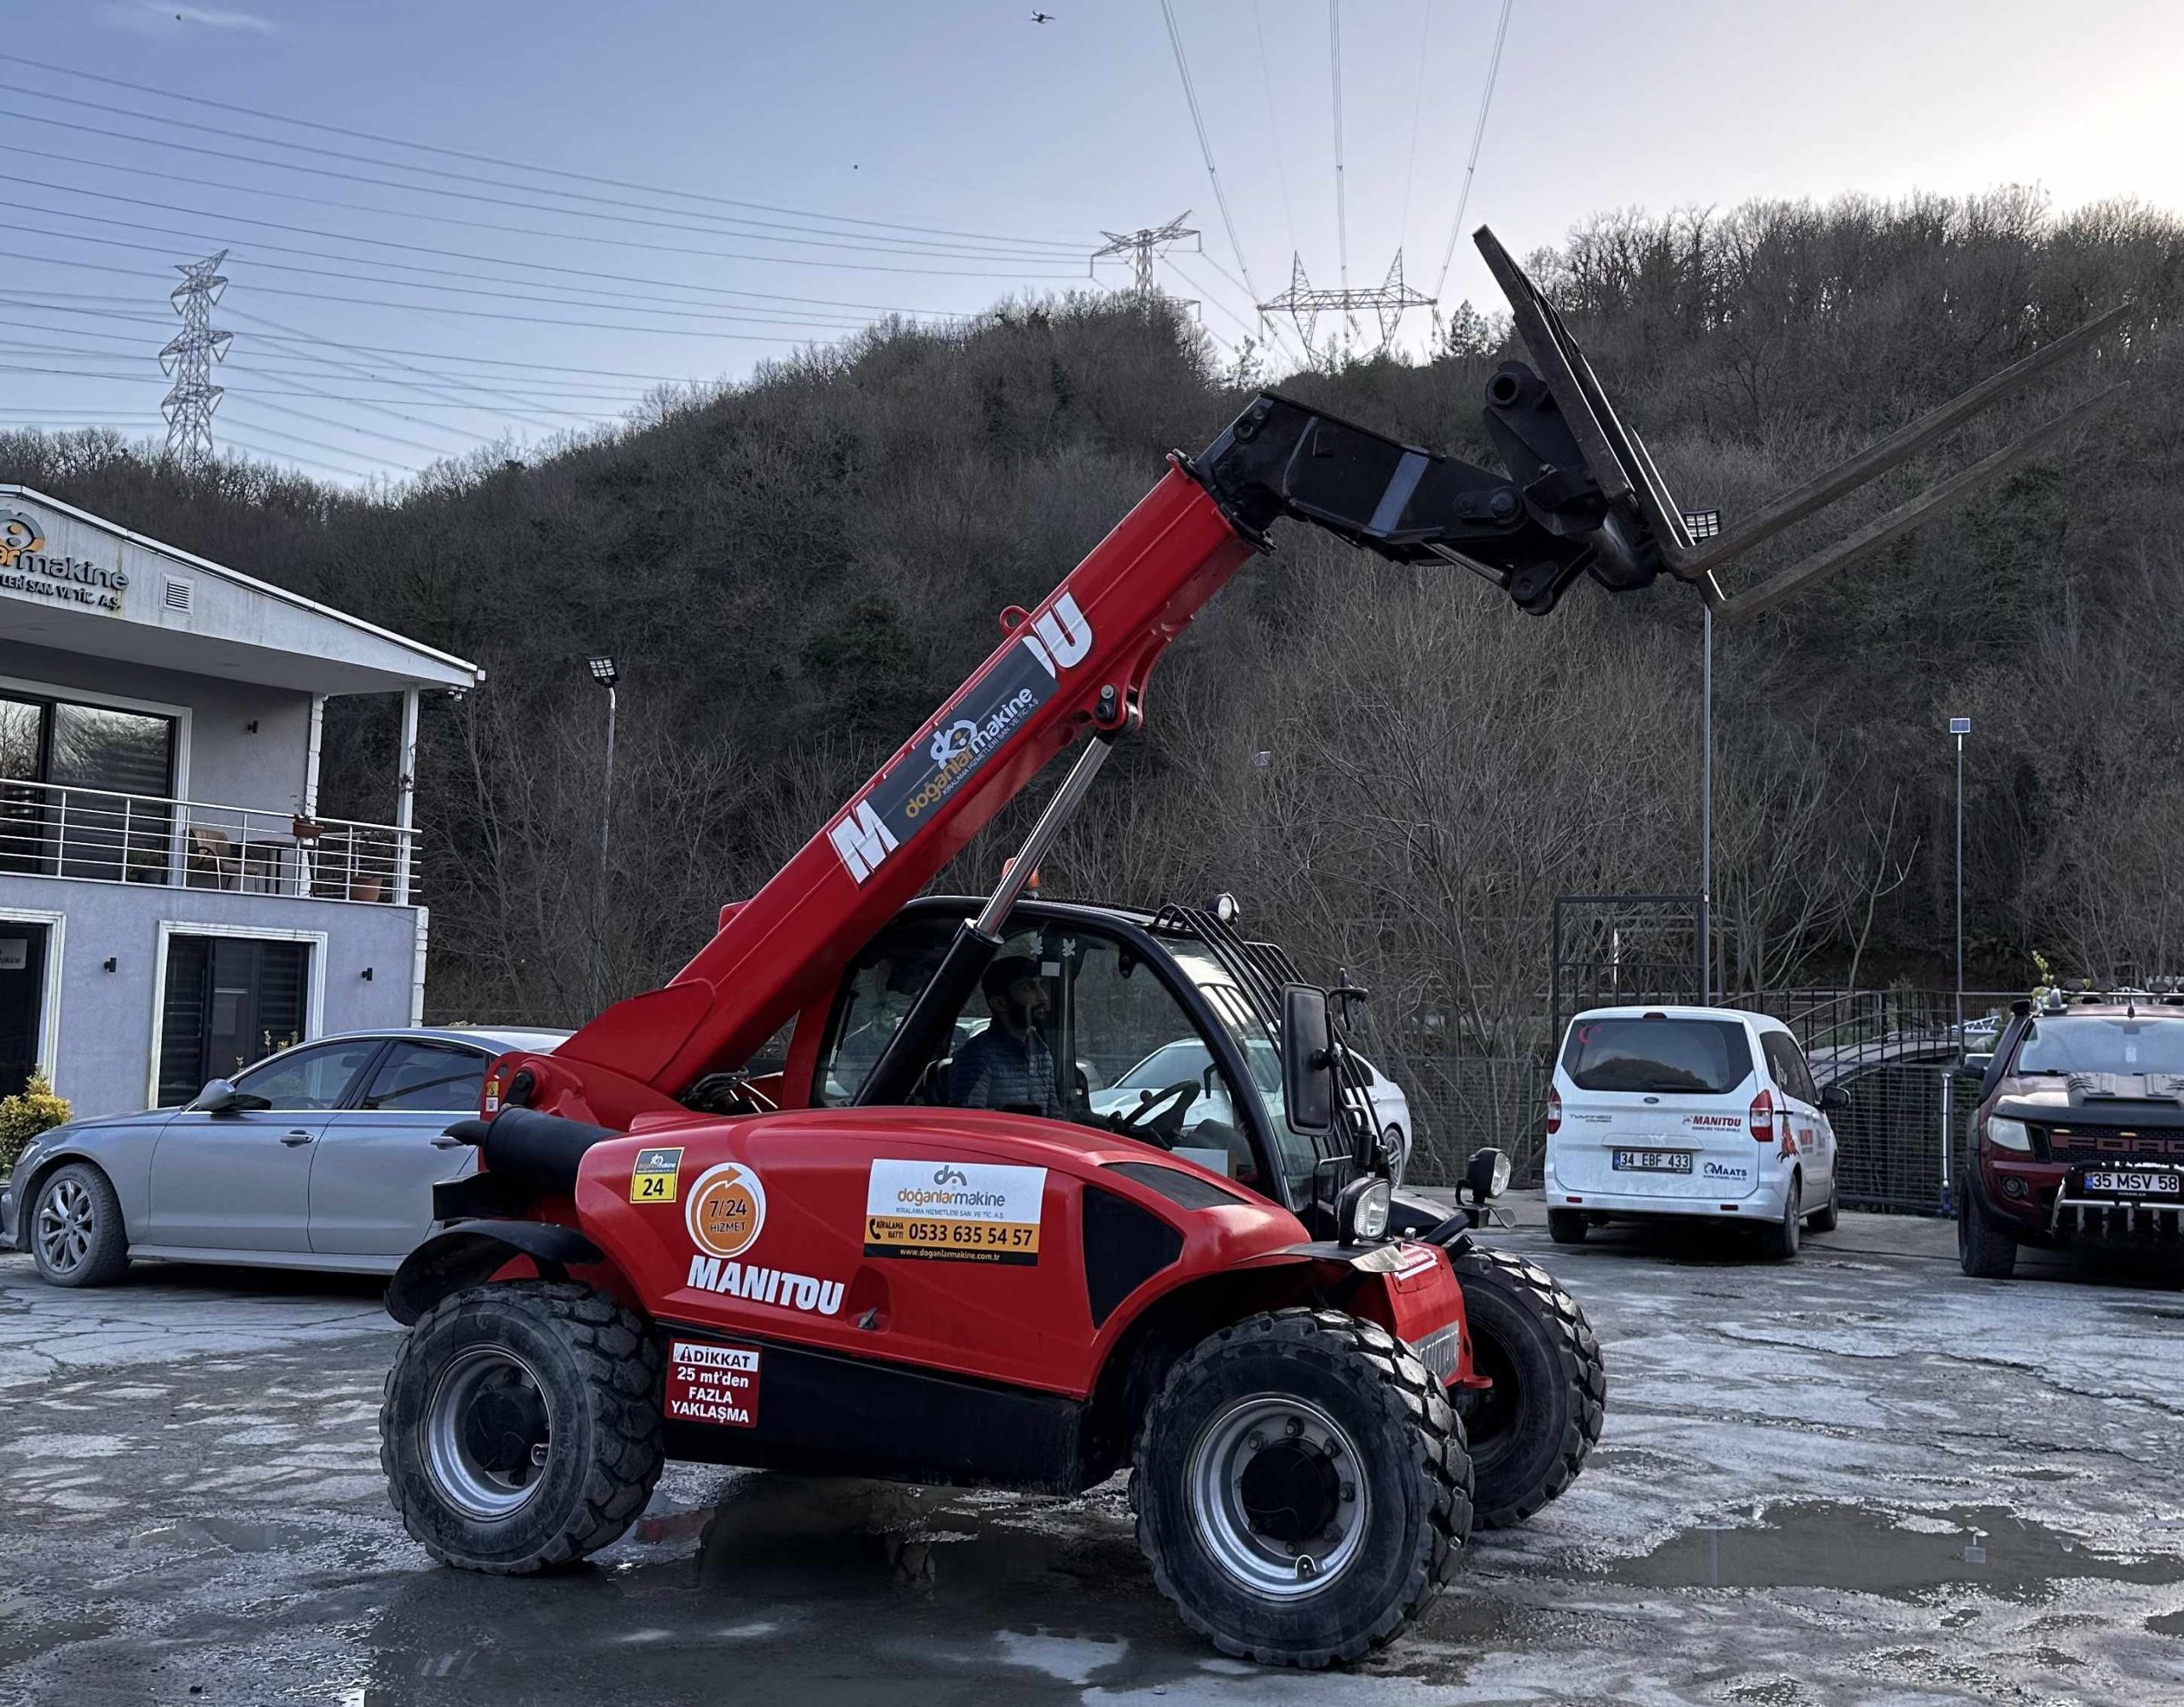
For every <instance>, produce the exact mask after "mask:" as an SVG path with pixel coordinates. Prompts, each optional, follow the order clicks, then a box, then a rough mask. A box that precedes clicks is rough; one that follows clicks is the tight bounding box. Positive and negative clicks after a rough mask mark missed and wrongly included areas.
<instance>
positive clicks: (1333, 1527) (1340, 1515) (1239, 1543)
mask: <svg viewBox="0 0 2184 1707" xmlns="http://www.w3.org/2000/svg"><path fill="white" fill-rule="evenodd" d="M1364 1472H1365V1466H1364V1462H1363V1460H1362V1458H1361V1457H1360V1456H1359V1454H1358V1451H1357V1446H1356V1442H1354V1441H1353V1440H1351V1439H1350V1435H1349V1433H1348V1431H1346V1430H1345V1429H1344V1428H1343V1426H1342V1425H1340V1424H1339V1423H1338V1422H1336V1421H1335V1420H1334V1419H1333V1417H1331V1416H1329V1415H1328V1414H1327V1413H1326V1412H1325V1411H1323V1410H1321V1408H1319V1407H1318V1406H1317V1405H1315V1404H1311V1403H1309V1402H1306V1401H1304V1400H1302V1399H1296V1398H1290V1397H1287V1396H1277V1395H1274V1394H1259V1395H1258V1396H1254V1397H1252V1398H1248V1399H1243V1400H1240V1401H1239V1402H1236V1403H1235V1404H1233V1405H1231V1406H1230V1407H1229V1408H1228V1409H1227V1410H1225V1411H1223V1413H1222V1414H1220V1415H1219V1416H1217V1417H1216V1418H1215V1419H1214V1420H1212V1421H1211V1423H1209V1424H1208V1425H1206V1426H1205V1428H1204V1429H1202V1430H1201V1431H1199V1437H1198V1441H1197V1443H1196V1444H1195V1445H1194V1446H1193V1447H1192V1449H1191V1457H1190V1464H1189V1466H1188V1470H1187V1471H1186V1472H1185V1475H1186V1479H1187V1483H1188V1489H1189V1493H1190V1505H1191V1515H1192V1517H1193V1518H1194V1520H1195V1522H1196V1524H1197V1525H1198V1532H1199V1537H1200V1539H1202V1540H1203V1541H1204V1542H1205V1546H1206V1550H1207V1551H1208V1552H1209V1553H1211V1554H1212V1556H1213V1560H1214V1563H1215V1564H1217V1565H1219V1566H1220V1567H1221V1568H1222V1570H1223V1571H1226V1572H1227V1573H1228V1574H1229V1576H1231V1577H1233V1578H1234V1580H1235V1581H1236V1582H1239V1583H1240V1584H1242V1585H1243V1586H1244V1587H1245V1588H1248V1589H1250V1590H1251V1591H1252V1593H1253V1594H1262V1595H1264V1596H1265V1597H1267V1598H1268V1599H1269V1600H1304V1599H1307V1598H1309V1597H1310V1596H1311V1595H1314V1594H1321V1593H1323V1592H1324V1591H1325V1590H1327V1589H1328V1588H1332V1587H1333V1585H1334V1584H1335V1583H1336V1582H1339V1580H1340V1579H1341V1577H1342V1576H1343V1574H1344V1573H1345V1571H1348V1570H1349V1569H1350V1566H1351V1565H1354V1564H1355V1563H1356V1559H1357V1557H1358V1554H1359V1553H1360V1552H1361V1551H1362V1548H1363V1546H1364V1541H1365V1533H1366V1530H1367V1528H1368V1524H1369V1523H1370V1521H1371V1517H1372V1496H1371V1494H1370V1492H1369V1490H1368V1488H1367V1486H1366V1483H1365V1474H1364Z"/></svg>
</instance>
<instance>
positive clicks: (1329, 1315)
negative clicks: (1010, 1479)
mask: <svg viewBox="0 0 2184 1707" xmlns="http://www.w3.org/2000/svg"><path fill="white" fill-rule="evenodd" d="M1268 1341H1272V1342H1274V1343H1275V1344H1277V1345H1279V1346H1280V1347H1281V1350H1282V1353H1283V1355H1284V1356H1289V1357H1293V1358H1296V1359H1298V1360H1299V1361H1302V1362H1315V1363H1318V1364H1320V1365H1321V1366H1322V1367H1329V1368H1337V1367H1344V1366H1347V1367H1351V1368H1354V1369H1363V1370H1365V1371H1367V1372H1368V1373H1370V1374H1371V1375H1372V1376H1373V1378H1374V1380H1375V1381H1376V1382H1377V1383H1378V1384H1379V1385H1380V1389H1381V1402H1382V1403H1383V1404H1384V1405H1385V1406H1386V1407H1387V1408H1389V1410H1390V1411H1391V1414H1400V1415H1401V1417H1402V1420H1403V1422H1404V1424H1405V1425H1407V1426H1409V1427H1410V1428H1411V1429H1413V1430H1414V1431H1415V1437H1416V1439H1417V1440H1418V1442H1419V1461H1420V1466H1421V1468H1422V1469H1423V1470H1424V1472H1425V1473H1426V1478H1427V1480H1428V1482H1429V1483H1430V1485H1431V1488H1432V1498H1431V1501H1430V1503H1429V1505H1428V1508H1427V1512H1426V1546H1425V1547H1423V1548H1422V1549H1421V1551H1420V1555H1419V1557H1417V1558H1416V1559H1414V1560H1413V1562H1412V1569H1411V1572H1410V1575H1409V1577H1408V1578H1407V1579H1406V1582H1405V1586H1404V1590H1403V1593H1402V1594H1400V1595H1399V1596H1397V1599H1396V1600H1395V1601H1394V1603H1393V1604H1391V1605H1390V1606H1389V1607H1388V1608H1387V1609H1386V1611H1385V1612H1384V1613H1383V1614H1382V1615H1381V1617H1380V1618H1379V1619H1378V1620H1377V1621H1376V1622H1375V1623H1374V1625H1373V1626H1372V1627H1371V1628H1370V1629H1367V1630H1364V1631H1361V1632H1359V1633H1357V1634H1354V1635H1352V1636H1350V1637H1349V1638H1347V1639H1346V1640H1342V1641H1340V1642H1336V1643H1331V1644H1329V1645H1327V1646H1323V1647H1310V1648H1287V1647H1276V1646H1269V1645H1267V1644H1264V1643H1258V1642H1252V1641H1245V1640H1238V1639H1237V1638H1235V1637H1234V1636H1231V1635H1229V1634H1226V1633H1225V1632H1223V1631H1221V1630H1219V1629H1215V1628H1214V1627H1213V1626H1212V1625H1211V1623H1208V1622H1207V1621H1206V1620H1205V1618H1204V1617H1200V1616H1199V1613H1198V1612H1197V1611H1195V1610H1194V1608H1193V1607H1192V1605H1190V1603H1189V1601H1188V1600H1186V1599H1185V1598H1184V1597H1183V1595H1182V1594H1181V1593H1180V1592H1179V1590H1178V1587H1177V1584H1176V1581H1175V1578H1174V1576H1173V1574H1172V1572H1171V1571H1170V1567H1169V1564H1168V1562H1167V1561H1166V1560H1165V1559H1163V1557H1162V1555H1161V1553H1160V1551H1159V1548H1158V1547H1156V1546H1155V1545H1154V1542H1153V1536H1152V1535H1151V1533H1150V1526H1149V1524H1148V1522H1147V1516H1146V1512H1145V1509H1144V1503H1143V1501H1141V1500H1140V1499H1139V1498H1138V1497H1137V1475H1138V1473H1141V1472H1136V1473H1134V1474H1133V1475H1132V1478H1131V1501H1130V1504H1131V1508H1132V1510H1133V1512H1135V1513H1136V1522H1137V1542H1138V1547H1139V1550H1140V1551H1141V1552H1142V1553H1144V1554H1145V1557H1146V1559H1147V1562H1148V1563H1149V1564H1150V1565H1152V1567H1153V1583H1154V1586H1155V1587H1157V1588H1159V1591H1160V1592H1161V1594H1164V1595H1165V1596H1166V1597H1167V1599H1168V1600H1169V1601H1170V1603H1172V1604H1173V1605H1174V1606H1175V1607H1176V1611H1177V1612H1178V1613H1180V1614H1181V1616H1182V1620H1183V1622H1184V1623H1186V1624H1188V1625H1189V1626H1190V1628H1191V1629H1194V1630H1195V1631H1197V1632H1198V1634H1200V1635H1202V1636H1204V1637H1205V1638H1206V1639H1207V1640H1209V1641H1211V1643H1212V1644H1213V1645H1214V1646H1216V1647H1217V1648H1219V1649H1220V1650H1221V1651H1222V1652H1223V1653H1226V1654H1231V1655H1234V1657H1235V1658H1239V1659H1248V1660H1251V1661H1252V1662H1253V1663H1256V1664H1259V1665H1294V1666H1301V1667H1303V1668H1304V1669H1312V1670H1316V1669H1321V1668H1322V1667H1325V1666H1328V1665H1333V1664H1337V1663H1349V1662H1350V1661H1352V1660H1356V1659H1362V1658H1364V1657H1365V1656H1366V1655H1367V1654H1368V1653H1371V1652H1373V1651H1374V1650H1375V1649H1377V1648H1380V1647H1383V1646H1386V1644H1387V1643H1389V1642H1391V1641H1392V1640H1394V1639H1395V1638H1396V1636H1397V1635H1398V1634H1401V1633H1402V1631H1403V1629H1404V1628H1405V1627H1406V1626H1408V1625H1409V1623H1410V1622H1411V1621H1412V1620H1413V1619H1414V1618H1415V1617H1417V1616H1418V1615H1419V1613H1420V1612H1421V1611H1424V1610H1425V1608H1426V1606H1427V1605H1429V1604H1431V1603H1432V1600H1433V1599H1434V1598H1435V1597H1436V1596H1437V1595H1438V1594H1440V1592H1441V1590H1442V1588H1443V1586H1444V1585H1445V1584H1446V1583H1447V1582H1449V1578H1450V1577H1451V1576H1454V1575H1455V1571H1456V1567H1457V1565H1459V1564H1460V1563H1461V1559H1462V1548H1463V1545H1464V1542H1465V1539H1466V1537H1467V1536H1468V1535H1469V1534H1470V1532H1471V1527H1472V1474H1471V1454H1470V1453H1469V1451H1468V1450H1467V1448H1466V1444H1465V1440H1464V1425H1463V1420H1462V1419H1461V1417H1459V1416H1458V1415H1457V1414H1456V1411H1455V1407H1454V1406H1453V1405H1451V1404H1449V1402H1448V1400H1447V1398H1446V1397H1445V1396H1443V1394H1442V1392H1441V1391H1439V1388H1438V1384H1437V1383H1436V1382H1435V1381H1434V1379H1433V1377H1432V1374H1431V1373H1429V1372H1428V1370H1427V1369H1426V1366H1425V1365H1424V1364H1423V1363H1421V1362H1419V1361H1418V1359H1417V1358H1416V1357H1414V1356H1412V1355H1411V1353H1410V1351H1409V1349H1408V1348H1407V1347H1405V1346H1404V1345H1403V1343H1402V1342H1401V1341H1400V1340H1398V1339H1397V1338H1396V1337H1395V1336H1394V1335H1393V1334H1391V1333H1389V1332H1388V1331H1387V1330H1386V1329H1385V1328H1384V1327H1380V1325H1379V1324H1378V1323H1376V1322H1371V1321H1365V1320H1364V1319H1363V1318H1362V1317H1359V1316H1353V1315H1345V1313H1343V1312H1342V1311H1340V1310H1333V1309H1311V1308H1309V1307H1306V1306H1301V1305H1300V1306H1293V1307H1292V1308H1289V1309H1279V1310H1270V1311H1268V1312H1265V1313H1264V1314H1262V1315H1254V1316H1247V1317H1246V1318H1245V1319H1244V1320H1243V1321H1239V1322H1234V1323H1231V1324H1230V1325H1229V1326H1228V1327H1222V1328H1217V1329H1216V1330H1215V1331H1214V1332H1213V1333H1211V1335H1209V1336H1208V1337H1207V1338H1205V1339H1204V1340H1202V1341H1200V1342H1199V1344H1198V1345H1197V1346H1196V1347H1194V1349H1193V1350H1191V1351H1190V1352H1189V1353H1188V1355H1187V1356H1183V1357H1182V1358H1179V1359H1178V1360H1177V1361H1176V1366H1175V1367H1173V1368H1172V1369H1170V1371H1169V1372H1168V1378H1167V1379H1166V1381H1165V1383H1164V1384H1163V1385H1162V1387H1161V1390H1160V1392H1159V1395H1158V1396H1156V1397H1155V1398H1154V1399H1153V1402H1152V1403H1151V1404H1149V1405H1147V1407H1146V1410H1145V1415H1144V1417H1143V1419H1142V1420H1141V1422H1140V1424H1139V1427H1138V1435H1137V1441H1136V1448H1135V1450H1134V1451H1133V1453H1132V1454H1131V1456H1132V1462H1133V1463H1134V1464H1136V1465H1138V1466H1142V1465H1143V1464H1144V1463H1145V1461H1146V1457H1147V1451H1148V1449H1149V1444H1150V1442H1151V1440H1152V1437H1153V1433H1154V1432H1155V1431H1156V1430H1158V1429H1159V1428H1161V1427H1162V1426H1163V1425H1165V1421H1166V1419H1167V1417H1168V1414H1170V1412H1171V1411H1172V1410H1173V1408H1175V1406H1176V1404H1177V1403H1178V1402H1180V1399H1181V1396H1182V1394H1183V1393H1184V1391H1186V1390H1187V1388H1188V1385H1189V1382H1190V1376H1191V1372H1192V1371H1193V1370H1194V1369H1196V1368H1198V1367H1202V1366H1203V1365H1204V1364H1205V1362H1208V1361H1210V1360H1212V1359H1217V1358H1218V1357H1219V1356H1221V1355H1222V1353H1223V1351H1224V1350H1226V1349H1227V1348H1229V1347H1230V1346H1232V1345H1236V1344H1248V1343H1253V1342H1258V1343H1264V1342H1268Z"/></svg>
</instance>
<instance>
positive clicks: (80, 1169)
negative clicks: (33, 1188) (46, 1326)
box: [29, 1162, 129, 1286]
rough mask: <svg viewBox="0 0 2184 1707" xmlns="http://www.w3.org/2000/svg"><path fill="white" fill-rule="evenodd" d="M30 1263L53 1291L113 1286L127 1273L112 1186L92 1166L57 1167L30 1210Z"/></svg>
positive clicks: (124, 1231)
mask: <svg viewBox="0 0 2184 1707" xmlns="http://www.w3.org/2000/svg"><path fill="white" fill-rule="evenodd" d="M29 1213H30V1240H31V1260H32V1262H34V1263H37V1265H38V1278H39V1279H40V1280H44V1282H45V1283H46V1285H48V1286H112V1285H113V1283H114V1282H115V1281H116V1280H119V1279H120V1278H121V1277H122V1275H123V1274H125V1273H126V1272H127V1270H128V1268H129V1229H128V1228H127V1227H126V1226H125V1224H124V1223H123V1221H122V1217H121V1199H120V1198H119V1195H117V1194H116V1193H115V1191H114V1189H113V1181H112V1180H109V1179H108V1178H107V1176H105V1174H103V1173H102V1172H101V1171H100V1170H98V1169H97V1168H96V1167H94V1166H92V1165H91V1164H90V1163H89V1162H68V1163H65V1164H62V1165H61V1166H60V1167H58V1168H55V1170H53V1171H52V1172H51V1173H50V1174H49V1175H48V1176H46V1177H45V1179H44V1182H42V1183H41V1184H40V1185H39V1187H38V1195H37V1197H36V1198H35V1199H32V1203H31V1205H30V1211H29Z"/></svg>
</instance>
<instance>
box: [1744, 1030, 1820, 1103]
mask: <svg viewBox="0 0 2184 1707" xmlns="http://www.w3.org/2000/svg"><path fill="white" fill-rule="evenodd" d="M1759 1047H1760V1051H1761V1053H1762V1054H1764V1055H1765V1056H1766V1057H1767V1065H1768V1070H1769V1071H1770V1072H1772V1073H1773V1074H1774V1076H1775V1083H1777V1084H1779V1085H1780V1086H1781V1087H1782V1089H1783V1090H1784V1091H1785V1092H1786V1094H1789V1095H1791V1096H1794V1097H1796V1098H1797V1099H1798V1101H1800V1102H1812V1103H1816V1102H1818V1101H1819V1100H1820V1089H1819V1087H1818V1086H1816V1085H1815V1084H1814V1083H1813V1081H1812V1070H1811V1069H1810V1068H1809V1066H1807V1065H1805V1054H1804V1050H1803V1049H1800V1048H1798V1046H1797V1042H1796V1041H1795V1040H1794V1039H1793V1038H1792V1037H1791V1036H1789V1035H1788V1034H1787V1033H1786V1032H1782V1031H1763V1032H1761V1033H1760V1035H1759Z"/></svg>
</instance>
